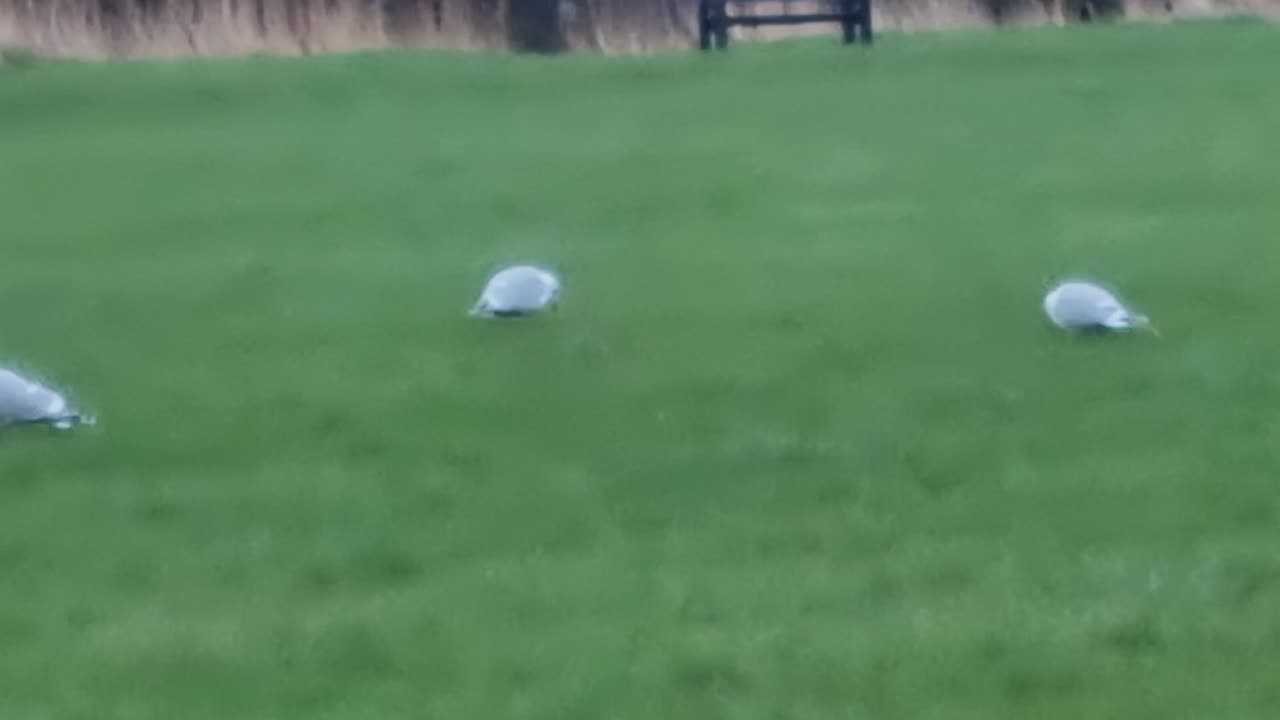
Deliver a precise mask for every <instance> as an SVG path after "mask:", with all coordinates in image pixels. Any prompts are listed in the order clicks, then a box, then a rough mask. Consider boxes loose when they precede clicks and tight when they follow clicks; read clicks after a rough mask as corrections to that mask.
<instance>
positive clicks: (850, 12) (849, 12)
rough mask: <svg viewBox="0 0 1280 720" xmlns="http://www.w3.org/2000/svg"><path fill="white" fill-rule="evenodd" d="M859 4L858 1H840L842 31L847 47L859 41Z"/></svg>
mask: <svg viewBox="0 0 1280 720" xmlns="http://www.w3.org/2000/svg"><path fill="white" fill-rule="evenodd" d="M857 2H858V0H840V31H841V33H842V34H843V36H844V44H845V45H852V44H853V42H854V41H855V40H857V39H858V15H857V14H856V13H855V10H856V9H857V6H856V3H857Z"/></svg>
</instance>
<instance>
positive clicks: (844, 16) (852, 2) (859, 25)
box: [698, 0, 871, 50]
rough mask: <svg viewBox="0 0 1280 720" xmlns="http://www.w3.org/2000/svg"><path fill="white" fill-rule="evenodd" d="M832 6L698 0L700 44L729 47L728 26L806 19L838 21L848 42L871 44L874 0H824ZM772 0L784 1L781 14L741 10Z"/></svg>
mask: <svg viewBox="0 0 1280 720" xmlns="http://www.w3.org/2000/svg"><path fill="white" fill-rule="evenodd" d="M821 1H822V2H823V3H824V4H826V6H827V7H828V8H829V9H828V10H826V11H824V12H804V13H790V12H786V11H785V9H786V8H787V7H788V6H789V5H790V4H791V0H698V44H699V46H700V47H701V48H702V49H703V50H710V49H711V48H712V46H713V45H714V47H716V48H718V49H720V50H724V49H725V48H727V47H729V28H731V27H734V26H742V27H760V26H762V25H802V24H806V23H839V24H840V28H841V30H842V32H843V36H844V42H845V44H846V45H848V44H851V43H854V42H861V43H862V44H864V45H869V44H871V0H821ZM764 2H769V3H773V4H775V5H777V4H781V5H782V7H783V8H784V12H783V13H782V14H774V15H755V14H743V13H741V12H733V13H730V12H729V8H730V7H732V8H734V10H735V11H739V10H742V9H744V8H747V7H749V6H751V5H757V4H760V3H764Z"/></svg>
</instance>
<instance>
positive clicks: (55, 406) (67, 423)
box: [0, 368, 93, 430]
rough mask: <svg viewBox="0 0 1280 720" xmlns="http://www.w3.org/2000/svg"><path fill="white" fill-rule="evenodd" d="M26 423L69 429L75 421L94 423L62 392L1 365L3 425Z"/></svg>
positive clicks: (0, 386) (1, 413) (86, 423)
mask: <svg viewBox="0 0 1280 720" xmlns="http://www.w3.org/2000/svg"><path fill="white" fill-rule="evenodd" d="M23 424H26V425H37V424H38V425H52V426H53V427H55V428H57V429H59V430H67V429H69V428H70V427H72V426H73V425H76V424H85V425H92V424H93V418H90V417H86V416H85V415H83V414H82V413H81V412H80V411H78V410H76V409H74V408H72V407H71V406H70V405H68V404H67V399H66V398H65V397H63V396H62V395H61V394H60V393H58V392H56V391H54V390H51V389H49V388H47V387H45V386H44V385H41V384H40V383H38V382H36V381H34V380H29V379H27V378H25V377H23V376H21V375H19V374H18V373H16V372H14V371H12V370H9V369H7V368H0V425H23Z"/></svg>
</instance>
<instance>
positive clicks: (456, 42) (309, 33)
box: [0, 0, 1280, 58]
mask: <svg viewBox="0 0 1280 720" xmlns="http://www.w3.org/2000/svg"><path fill="white" fill-rule="evenodd" d="M827 1H828V0H776V1H775V2H772V3H768V4H767V5H762V6H759V7H757V8H756V11H757V12H805V11H810V10H812V9H814V8H815V7H816V6H820V5H823V4H826V2H827ZM697 2H698V0H0V48H3V47H10V48H22V49H26V50H30V51H32V52H34V53H37V54H40V55H50V56H63V57H67V56H69V57H85V58H109V57H143V56H145V57H176V56H190V55H242V54H249V53H260V52H266V53H276V54H308V53H318V52H343V51H357V50H365V49H370V48H382V47H388V46H410V47H432V48H447V49H462V50H493V49H507V48H515V49H525V50H542V51H558V50H566V49H568V50H573V49H587V50H595V51H601V52H606V53H631V52H648V51H653V50H662V49H669V48H676V47H689V46H690V45H691V44H692V43H693V41H694V17H695V12H696V7H697ZM1239 13H1247V14H1253V15H1263V16H1273V17H1274V16H1277V15H1280V0H875V8H874V16H875V23H876V25H878V26H879V27H881V28H888V29H894V30H919V29H938V28H950V27H964V26H970V27H972V26H983V25H991V24H1008V23H1037V24H1038V23H1046V22H1049V23H1064V22H1071V21H1074V20H1077V19H1080V18H1083V17H1099V16H1107V15H1114V16H1123V17H1132V18H1141V19H1145V20H1150V19H1160V18H1166V17H1169V18H1171V17H1185V16H1204V15H1215V14H1239ZM830 32H831V29H830V28H823V27H814V26H791V27H787V28H777V27H773V28H760V29H754V30H745V29H744V30H739V31H737V33H738V34H739V36H741V37H743V38H747V39H762V40H765V39H771V38H778V37H789V36H794V35H801V34H815V33H830Z"/></svg>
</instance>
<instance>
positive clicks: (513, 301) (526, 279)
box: [471, 265, 560, 317]
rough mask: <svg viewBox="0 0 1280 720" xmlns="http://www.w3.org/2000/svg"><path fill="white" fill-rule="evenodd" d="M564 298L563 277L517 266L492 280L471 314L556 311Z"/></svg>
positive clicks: (528, 313)
mask: <svg viewBox="0 0 1280 720" xmlns="http://www.w3.org/2000/svg"><path fill="white" fill-rule="evenodd" d="M559 298H560V278H558V277H556V275H555V273H553V272H551V271H550V270H544V269H543V268H540V267H534V266H532V265H515V266H512V267H508V268H504V269H502V270H500V271H498V272H497V273H496V274H495V275H494V276H493V277H491V278H489V282H488V284H486V285H485V287H484V292H482V293H480V299H479V300H477V301H476V304H475V306H474V307H472V308H471V314H472V315H476V316H481V317H513V316H519V315H532V314H534V313H536V312H540V311H542V310H545V309H547V308H552V309H554V308H555V307H556V304H557V302H558V301H559Z"/></svg>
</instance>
